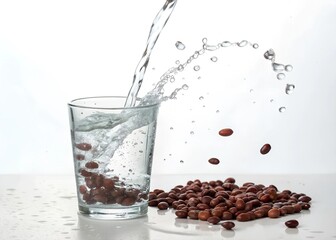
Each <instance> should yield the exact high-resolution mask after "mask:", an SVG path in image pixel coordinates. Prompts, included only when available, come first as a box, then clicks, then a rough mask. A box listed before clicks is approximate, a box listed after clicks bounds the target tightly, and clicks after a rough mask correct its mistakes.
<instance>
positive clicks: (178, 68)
mask: <svg viewBox="0 0 336 240" xmlns="http://www.w3.org/2000/svg"><path fill="white" fill-rule="evenodd" d="M183 69H184V67H183V65H182V64H180V65H179V66H178V67H177V70H179V71H180V72H182V71H183Z"/></svg>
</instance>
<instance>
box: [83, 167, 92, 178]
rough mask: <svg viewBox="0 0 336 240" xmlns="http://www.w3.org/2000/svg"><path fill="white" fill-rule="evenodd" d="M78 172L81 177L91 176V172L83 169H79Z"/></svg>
mask: <svg viewBox="0 0 336 240" xmlns="http://www.w3.org/2000/svg"><path fill="white" fill-rule="evenodd" d="M80 174H81V175H82V176H83V177H91V176H92V172H89V171H86V170H85V169H81V170H80Z"/></svg>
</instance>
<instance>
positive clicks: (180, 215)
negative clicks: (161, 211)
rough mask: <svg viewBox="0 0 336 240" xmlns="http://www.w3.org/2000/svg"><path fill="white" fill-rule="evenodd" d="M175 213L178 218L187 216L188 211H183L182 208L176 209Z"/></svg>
mask: <svg viewBox="0 0 336 240" xmlns="http://www.w3.org/2000/svg"><path fill="white" fill-rule="evenodd" d="M175 215H176V216H177V217H178V218H187V217H188V212H187V211H184V210H176V211H175Z"/></svg>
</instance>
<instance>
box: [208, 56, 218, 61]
mask: <svg viewBox="0 0 336 240" xmlns="http://www.w3.org/2000/svg"><path fill="white" fill-rule="evenodd" d="M210 60H211V61H213V62H217V60H218V58H217V57H215V56H214V57H212V58H210Z"/></svg>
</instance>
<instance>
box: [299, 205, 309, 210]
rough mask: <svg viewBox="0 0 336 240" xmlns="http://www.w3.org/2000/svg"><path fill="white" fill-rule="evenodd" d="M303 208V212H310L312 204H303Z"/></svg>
mask: <svg viewBox="0 0 336 240" xmlns="http://www.w3.org/2000/svg"><path fill="white" fill-rule="evenodd" d="M301 207H302V209H303V210H308V209H309V208H310V204H309V203H303V204H302V205H301Z"/></svg>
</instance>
